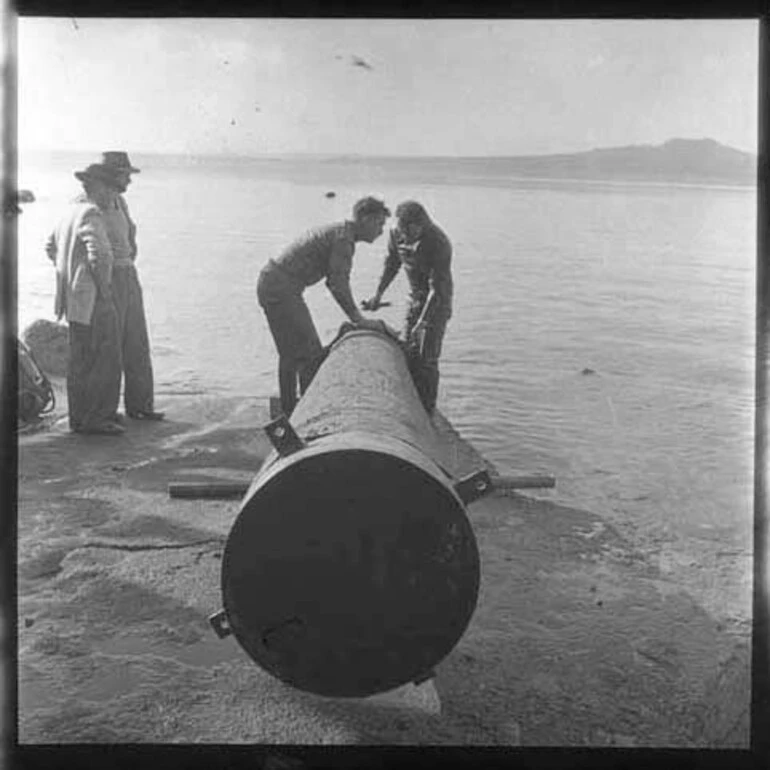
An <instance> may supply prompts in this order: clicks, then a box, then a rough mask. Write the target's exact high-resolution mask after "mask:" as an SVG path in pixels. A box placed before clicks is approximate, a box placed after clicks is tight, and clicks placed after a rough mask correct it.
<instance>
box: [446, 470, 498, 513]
mask: <svg viewBox="0 0 770 770" xmlns="http://www.w3.org/2000/svg"><path fill="white" fill-rule="evenodd" d="M454 489H455V492H457V496H458V497H459V498H460V499H461V500H462V501H463V503H465V505H468V503H472V502H473V501H474V500H478V499H479V498H480V497H484V496H486V495H488V494H489V493H490V492H491V491H492V479H491V477H490V475H489V473H487V471H485V470H481V471H476V472H475V473H471V474H470V476H465V477H464V478H462V479H460V480H459V481H458V482H457V483H456V484H455V486H454Z"/></svg>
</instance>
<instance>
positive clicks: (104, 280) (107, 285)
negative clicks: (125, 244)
mask: <svg viewBox="0 0 770 770" xmlns="http://www.w3.org/2000/svg"><path fill="white" fill-rule="evenodd" d="M78 235H79V236H80V238H81V239H82V240H83V243H85V246H86V256H87V258H88V264H89V267H90V269H91V275H92V276H93V279H94V283H95V284H96V288H97V291H98V292H99V294H100V296H102V297H104V298H105V299H107V300H110V299H112V264H113V261H114V257H113V254H112V246H111V245H110V239H109V237H108V235H107V229H106V227H105V226H104V220H103V219H102V215H101V213H100V212H99V209H97V208H96V207H94V208H93V209H91V210H90V211H88V212H87V213H86V214H85V215H84V216H83V219H82V222H81V224H80V227H79V229H78Z"/></svg>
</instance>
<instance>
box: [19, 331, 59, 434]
mask: <svg viewBox="0 0 770 770" xmlns="http://www.w3.org/2000/svg"><path fill="white" fill-rule="evenodd" d="M16 342H17V354H18V364H19V415H18V416H19V419H20V420H22V421H23V422H33V421H34V420H37V419H38V418H39V417H40V416H41V415H44V414H47V413H48V412H51V411H53V409H54V407H55V406H56V398H55V396H54V392H53V387H52V386H51V383H50V382H49V380H48V377H46V376H45V374H44V373H43V370H42V369H41V368H40V367H39V366H38V365H37V362H36V361H35V359H34V358H33V357H32V353H30V351H29V348H28V347H27V346H26V345H25V344H24V343H23V342H22V341H21V340H19V339H17V340H16Z"/></svg>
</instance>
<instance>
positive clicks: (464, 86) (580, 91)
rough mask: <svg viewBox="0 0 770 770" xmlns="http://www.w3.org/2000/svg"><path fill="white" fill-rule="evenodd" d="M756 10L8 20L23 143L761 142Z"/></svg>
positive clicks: (514, 147)
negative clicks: (625, 16) (681, 16)
mask: <svg viewBox="0 0 770 770" xmlns="http://www.w3.org/2000/svg"><path fill="white" fill-rule="evenodd" d="M758 35H759V24H758V22H757V21H755V20H750V19H747V20H673V19H670V20H622V21H621V20H513V19H512V20H494V21H492V20H490V21H486V20H472V19H460V20H440V19H439V20H436V19H409V20H398V19H315V20H312V19H311V20H308V19H270V18H262V19H179V18H176V19H114V18H110V19H94V18H87V19H66V18H33V17H21V18H20V19H19V20H18V55H19V62H18V69H19V93H18V101H19V114H18V121H19V122H18V130H19V149H20V151H22V152H24V151H25V150H71V151H84V152H93V151H94V150H100V149H103V148H108V147H109V148H122V149H125V150H126V151H128V152H138V153H140V152H162V153H192V154H218V153H225V154H233V155H270V154H287V153H291V154H293V153H315V154H329V155H338V154H347V155H351V154H352V155H400V156H404V155H406V156H409V155H446V156H458V155H539V154H549V153H560V152H579V151H583V150H589V149H592V148H596V147H618V146H627V145H632V144H660V143H662V142H665V141H666V140H668V139H670V138H674V137H682V138H693V139H699V138H704V137H709V138H712V139H716V140H717V141H719V142H722V143H723V144H727V145H729V146H731V147H735V148H737V149H740V150H746V151H751V152H754V151H756V143H757V88H758Z"/></svg>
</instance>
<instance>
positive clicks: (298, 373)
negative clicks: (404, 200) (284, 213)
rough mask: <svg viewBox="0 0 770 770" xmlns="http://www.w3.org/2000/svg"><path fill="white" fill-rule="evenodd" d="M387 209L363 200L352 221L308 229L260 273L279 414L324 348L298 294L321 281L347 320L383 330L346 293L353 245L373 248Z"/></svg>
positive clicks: (291, 403)
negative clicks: (274, 361)
mask: <svg viewBox="0 0 770 770" xmlns="http://www.w3.org/2000/svg"><path fill="white" fill-rule="evenodd" d="M389 216H390V210H389V209H388V208H387V206H386V205H385V204H384V203H383V202H382V201H380V200H378V199H377V198H372V197H366V198H362V199H361V200H359V201H357V202H356V204H355V205H354V206H353V218H352V220H345V221H344V222H338V223H335V224H331V225H326V226H324V227H319V228H316V229H314V230H311V231H309V232H307V233H305V234H304V235H302V236H301V237H300V238H298V239H297V240H296V241H294V242H293V243H292V244H290V245H289V246H288V247H287V248H286V249H284V250H283V252H282V253H281V254H280V255H279V256H278V257H276V258H275V259H271V260H269V261H268V263H267V265H265V267H264V268H263V269H262V272H261V273H260V274H259V281H258V282H257V299H258V300H259V304H260V305H261V307H262V309H263V311H264V313H265V316H266V317H267V323H268V325H269V326H270V333H271V334H272V335H273V340H274V341H275V346H276V348H277V350H278V385H279V389H280V394H281V409H282V410H283V413H284V415H285V416H286V417H289V416H291V413H292V412H293V411H294V407H295V406H296V403H297V385H299V393H300V395H301V394H302V393H304V392H305V390H306V389H307V387H308V385H310V382H311V380H312V379H313V375H314V374H315V372H316V370H317V368H318V366H319V365H320V362H321V360H322V359H323V347H322V346H321V341H320V339H319V337H318V332H317V331H316V329H315V326H314V325H313V319H312V318H311V316H310V311H309V309H308V307H307V305H306V304H305V300H304V299H303V297H302V294H303V292H304V290H305V288H306V287H308V286H312V285H313V284H315V283H318V282H319V281H320V280H321V279H322V278H325V279H326V286H327V287H328V288H329V291H330V292H331V293H332V296H333V297H334V299H335V300H336V301H337V304H339V306H340V307H341V308H342V310H343V311H344V313H345V314H346V315H347V316H348V318H349V319H350V320H351V321H352V322H353V323H354V324H355V325H356V326H358V327H360V328H364V329H374V330H379V331H382V330H384V324H383V322H382V321H374V320H370V319H366V318H364V316H363V315H361V312H360V311H359V310H358V307H357V306H356V303H355V300H354V299H353V294H352V292H351V289H350V271H351V268H352V266H353V254H354V253H355V245H356V243H357V242H359V241H364V242H365V243H373V242H374V241H375V240H376V239H377V238H379V237H380V235H382V232H383V229H384V227H385V220H386V219H387V218H388V217H389Z"/></svg>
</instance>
